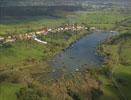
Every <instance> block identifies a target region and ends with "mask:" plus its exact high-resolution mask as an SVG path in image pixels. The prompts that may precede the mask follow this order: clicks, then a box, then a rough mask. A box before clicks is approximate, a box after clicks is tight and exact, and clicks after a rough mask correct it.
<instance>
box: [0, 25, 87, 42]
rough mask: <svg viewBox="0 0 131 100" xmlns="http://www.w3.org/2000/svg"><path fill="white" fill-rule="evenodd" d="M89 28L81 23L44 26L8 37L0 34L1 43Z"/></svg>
mask: <svg viewBox="0 0 131 100" xmlns="http://www.w3.org/2000/svg"><path fill="white" fill-rule="evenodd" d="M83 29H87V28H86V27H85V26H81V25H75V24H72V25H65V26H63V27H62V26H61V27H57V28H43V29H41V30H38V31H36V32H29V33H25V34H18V35H9V36H7V37H2V36H0V43H10V42H15V41H17V40H26V39H32V38H33V36H34V35H47V34H48V33H49V32H52V33H56V32H62V31H69V30H70V31H79V30H83Z"/></svg>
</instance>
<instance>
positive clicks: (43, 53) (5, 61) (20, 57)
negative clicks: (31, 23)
mask: <svg viewBox="0 0 131 100" xmlns="http://www.w3.org/2000/svg"><path fill="white" fill-rule="evenodd" d="M85 33H86V32H84V31H82V32H79V34H77V35H75V34H76V33H75V32H70V31H69V32H62V33H61V32H60V33H56V34H55V35H53V36H52V33H49V34H48V35H47V36H43V37H40V38H41V39H42V40H45V41H47V42H48V44H47V45H44V44H41V43H38V42H36V41H34V40H25V41H18V42H15V43H11V44H5V45H1V46H0V55H1V56H0V65H1V66H0V68H2V66H12V65H17V64H19V65H20V64H22V65H23V64H24V62H26V63H27V62H32V63H33V62H34V63H36V62H45V61H47V60H48V59H49V58H50V57H52V56H53V55H55V54H56V53H57V52H58V51H60V50H61V49H63V48H64V47H67V46H68V45H69V44H70V43H72V42H73V41H75V40H76V39H77V38H79V37H81V36H82V35H84V34H85ZM65 40H66V41H67V42H65Z"/></svg>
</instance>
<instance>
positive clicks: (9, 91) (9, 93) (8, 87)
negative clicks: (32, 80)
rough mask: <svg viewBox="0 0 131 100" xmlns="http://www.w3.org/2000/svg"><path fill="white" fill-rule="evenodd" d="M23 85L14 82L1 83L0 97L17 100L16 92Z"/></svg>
mask: <svg viewBox="0 0 131 100" xmlns="http://www.w3.org/2000/svg"><path fill="white" fill-rule="evenodd" d="M20 88H21V85H19V84H12V83H0V99H1V100H17V97H16V92H18V91H19V89H20Z"/></svg>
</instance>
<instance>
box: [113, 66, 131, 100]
mask: <svg viewBox="0 0 131 100" xmlns="http://www.w3.org/2000/svg"><path fill="white" fill-rule="evenodd" d="M113 73H114V77H115V79H116V80H117V81H118V85H119V87H120V89H121V91H122V93H123V94H124V96H125V97H126V99H127V100H130V99H131V95H130V90H131V85H130V84H131V66H123V65H120V66H115V67H114V68H113Z"/></svg>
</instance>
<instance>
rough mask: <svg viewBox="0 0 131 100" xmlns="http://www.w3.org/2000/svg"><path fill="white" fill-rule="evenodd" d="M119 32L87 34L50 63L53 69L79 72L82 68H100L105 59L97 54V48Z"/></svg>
mask: <svg viewBox="0 0 131 100" xmlns="http://www.w3.org/2000/svg"><path fill="white" fill-rule="evenodd" d="M116 34H117V32H107V31H96V32H92V33H90V34H87V35H86V36H84V37H83V38H81V39H80V40H78V41H77V42H76V43H74V44H72V45H71V46H70V47H69V48H68V49H66V50H64V51H62V52H60V53H59V54H58V55H56V56H55V57H54V58H53V60H52V61H51V62H50V64H51V66H53V69H54V70H56V69H66V70H67V71H78V70H79V68H80V67H82V66H84V65H86V66H88V67H99V66H100V65H101V64H102V62H103V58H102V57H101V56H99V55H98V54H97V47H98V46H99V44H100V43H101V42H103V41H104V40H106V39H108V38H110V37H112V36H114V35H116Z"/></svg>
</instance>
